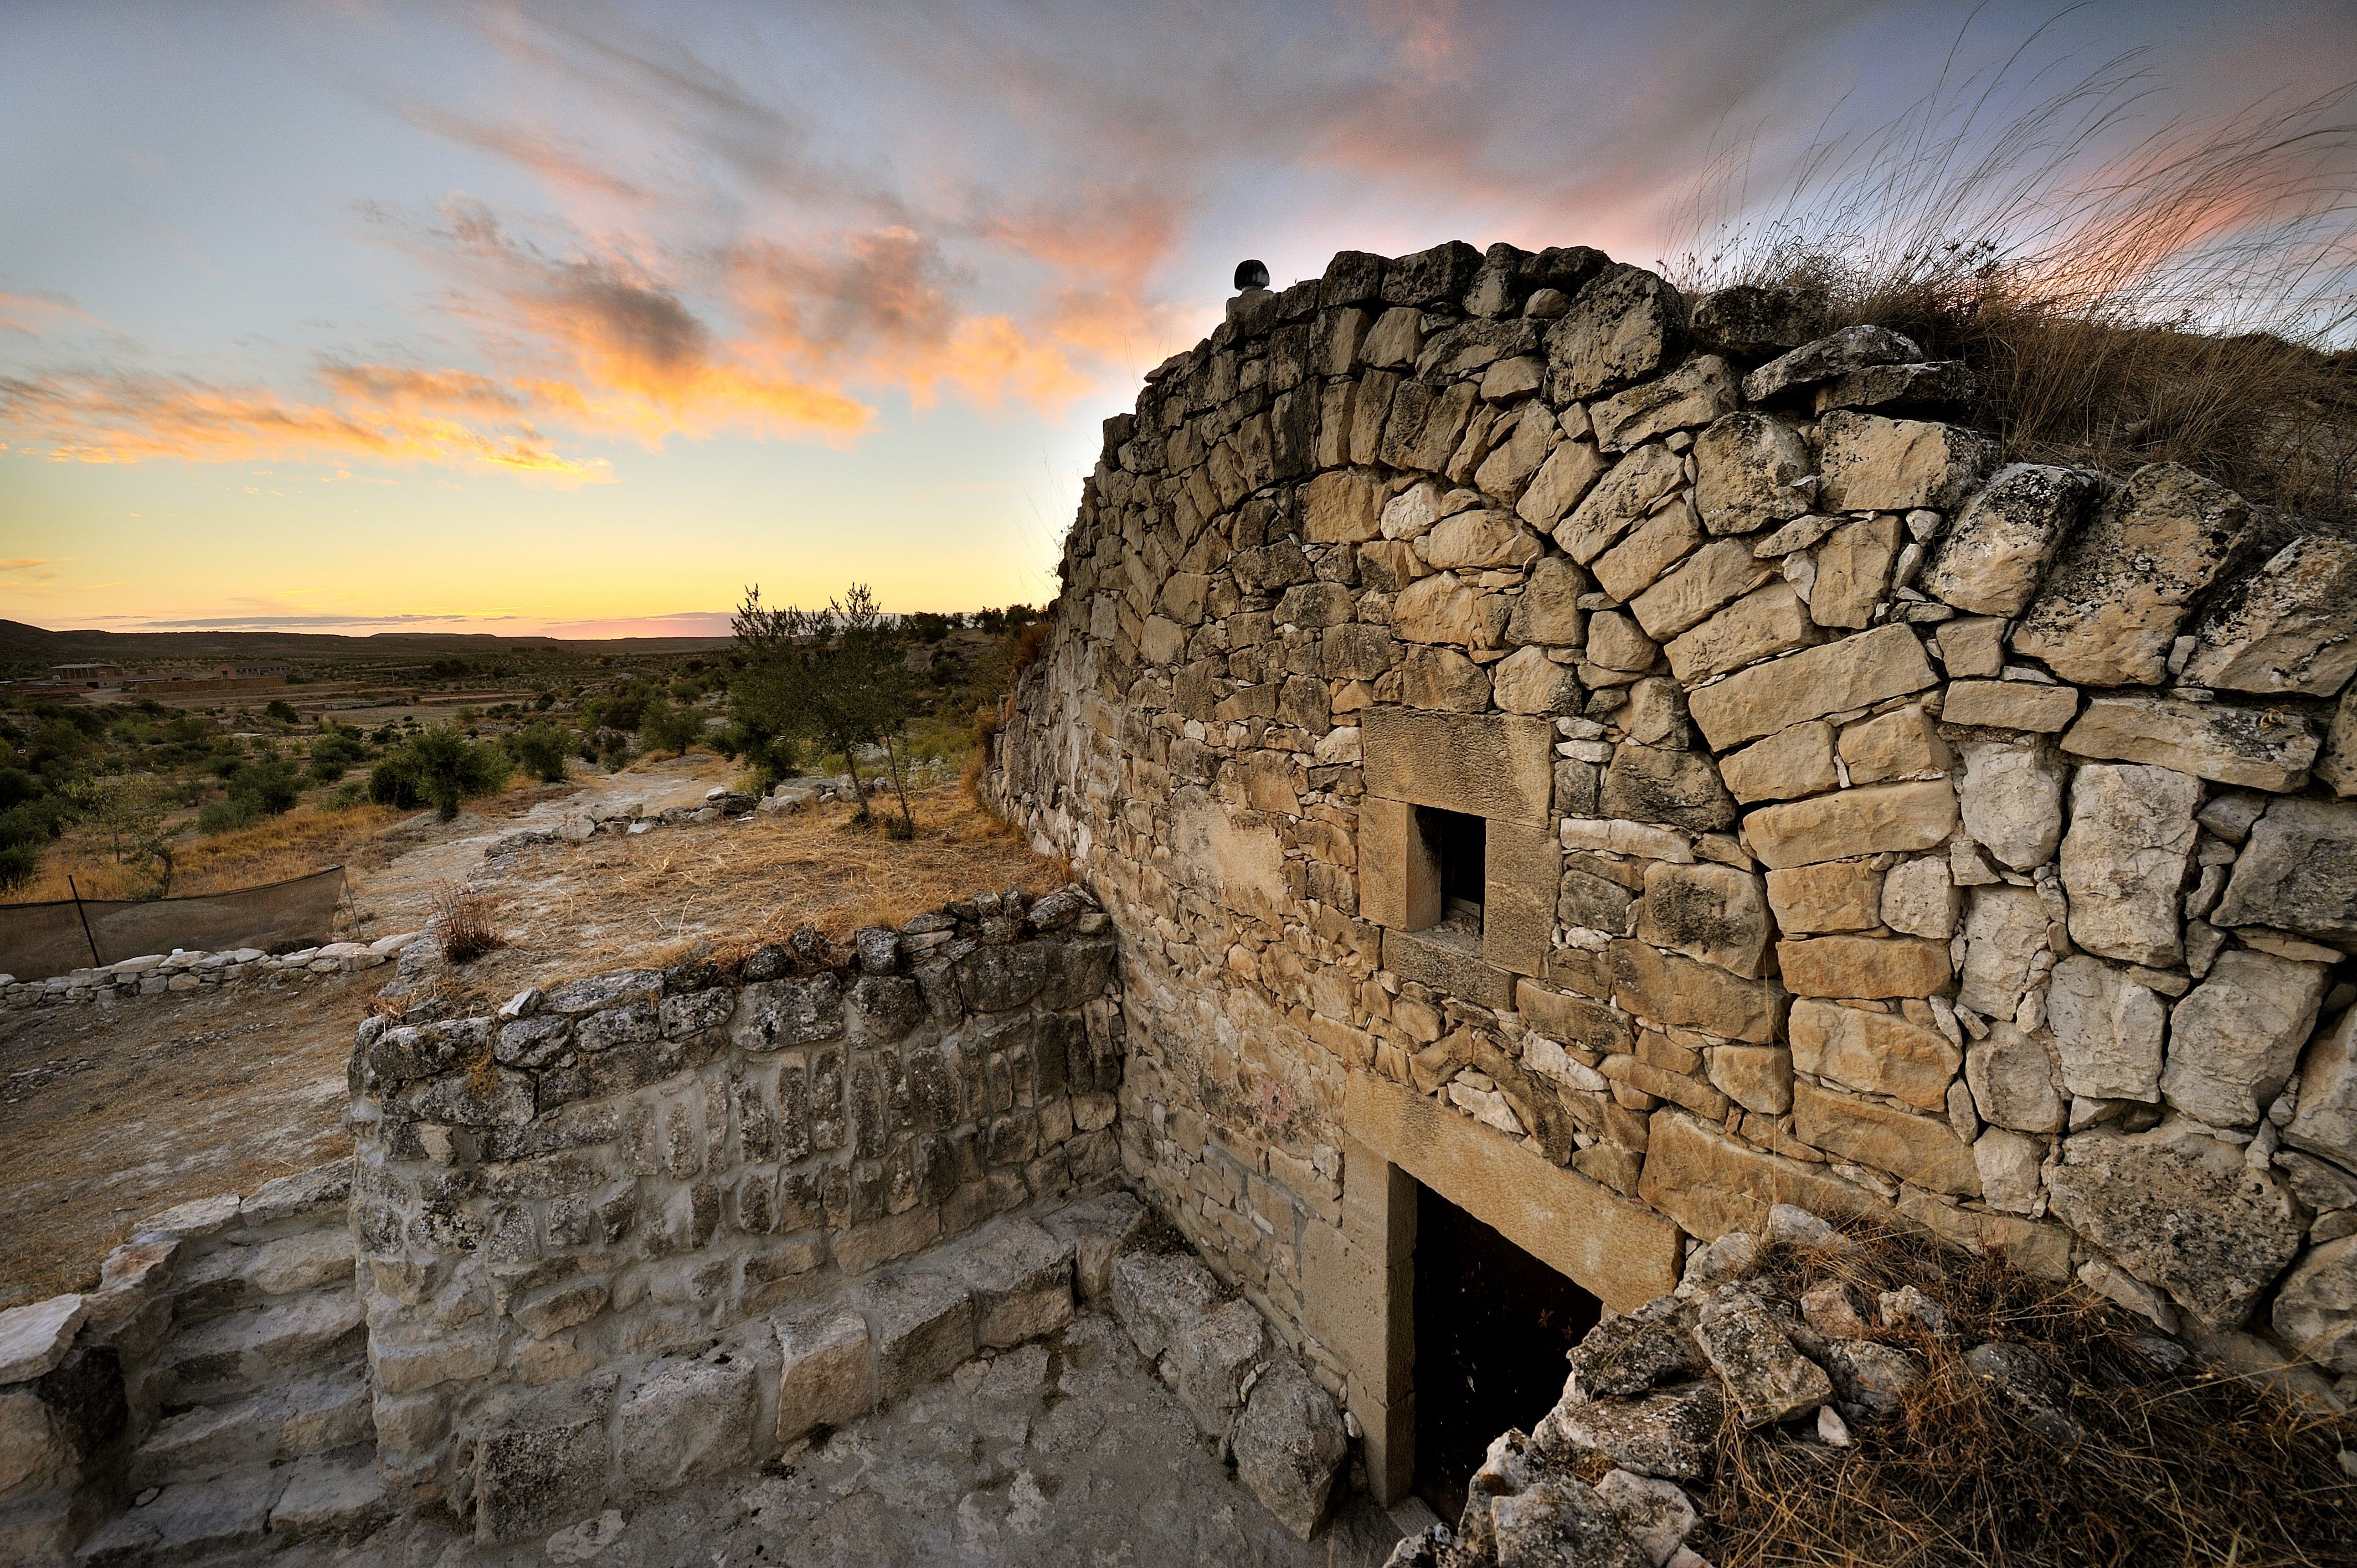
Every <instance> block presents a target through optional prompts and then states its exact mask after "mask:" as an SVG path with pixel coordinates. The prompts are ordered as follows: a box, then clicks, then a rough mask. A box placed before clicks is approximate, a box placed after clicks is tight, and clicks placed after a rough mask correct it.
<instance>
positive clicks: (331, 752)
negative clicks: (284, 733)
mask: <svg viewBox="0 0 2357 1568" xmlns="http://www.w3.org/2000/svg"><path fill="white" fill-rule="evenodd" d="M367 755H368V748H367V747H365V746H361V743H360V739H359V737H358V736H353V735H351V734H350V732H348V731H345V730H328V731H327V732H326V733H324V734H322V735H321V736H319V737H318V738H317V740H314V741H313V742H312V743H311V777H312V778H314V779H317V780H318V781H319V782H320V783H322V784H333V783H334V782H335V781H336V780H337V779H341V778H342V777H343V776H344V771H345V769H347V768H350V767H351V765H352V764H353V763H355V762H358V761H359V760H360V759H361V757H365V756H367Z"/></svg>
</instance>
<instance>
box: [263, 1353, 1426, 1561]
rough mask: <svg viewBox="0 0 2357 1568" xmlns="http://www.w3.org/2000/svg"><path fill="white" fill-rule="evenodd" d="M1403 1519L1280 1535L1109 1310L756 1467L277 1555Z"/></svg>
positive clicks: (1379, 1557)
mask: <svg viewBox="0 0 2357 1568" xmlns="http://www.w3.org/2000/svg"><path fill="white" fill-rule="evenodd" d="M1402 1534H1403V1530H1402V1529H1401V1528H1400V1527H1398V1526H1395V1525H1394V1524H1392V1523H1391V1521H1390V1520H1388V1519H1387V1518H1386V1517H1385V1516H1384V1515H1383V1514H1382V1513H1381V1512H1380V1511H1378V1510H1376V1509H1373V1508H1372V1505H1370V1504H1364V1503H1361V1505H1359V1507H1358V1508H1357V1509H1355V1510H1354V1511H1352V1512H1351V1513H1350V1514H1348V1515H1347V1516H1346V1517H1345V1518H1344V1519H1343V1520H1340V1521H1338V1522H1337V1523H1336V1525H1335V1526H1334V1527H1333V1528H1331V1529H1330V1530H1329V1531H1328V1532H1327V1533H1326V1534H1325V1535H1324V1536H1322V1537H1320V1538H1319V1539H1318V1541H1315V1542H1313V1543H1310V1544H1308V1545H1304V1544H1302V1543H1301V1542H1299V1541H1295V1540H1294V1539H1293V1538H1292V1537H1291V1536H1290V1535H1288V1534H1287V1533H1286V1531H1285V1530H1283V1529H1282V1528H1281V1527H1280V1526H1279V1525H1278V1524H1277V1522H1276V1521H1275V1520H1274V1519H1273V1518H1271V1517H1270V1516H1269V1514H1268V1513H1266V1512H1265V1510H1264V1509H1262V1508H1261V1506H1260V1505H1259V1504H1258V1503H1256V1502H1254V1500H1253V1498H1251V1496H1250V1495H1248V1494H1247V1493H1246V1492H1245V1491H1244V1490H1243V1488H1242V1487H1238V1486H1237V1485H1236V1483H1235V1481H1234V1479H1233V1477H1232V1476H1231V1475H1230V1473H1229V1472H1228V1471H1227V1469H1226V1468H1225V1467H1224V1466H1222V1465H1221V1463H1220V1462H1219V1460H1218V1458H1217V1457H1216V1456H1215V1455H1213V1454H1211V1452H1210V1451H1209V1449H1208V1447H1207V1446H1206V1444H1204V1443H1203V1442H1202V1441H1201V1440H1200V1439H1199V1438H1198V1437H1197V1436H1196V1434H1195V1426H1194V1423H1193V1422H1192V1420H1191V1419H1190V1418H1189V1415H1188V1413H1187V1412H1186V1411H1185V1410H1184V1409H1183V1408H1182V1407H1181V1406H1180V1405H1179V1402H1178V1400H1177V1399H1176V1398H1175V1397H1174V1396H1173V1395H1172V1394H1171V1393H1170V1391H1168V1390H1167V1389H1165V1388H1164V1387H1163V1386H1162V1385H1161V1383H1160V1382H1158V1381H1157V1380H1155V1378H1154V1377H1153V1375H1152V1374H1151V1373H1150V1372H1148V1371H1147V1369H1146V1368H1145V1366H1144V1365H1143V1364H1142V1363H1141V1362H1140V1361H1139V1359H1138V1357H1137V1353H1136V1352H1135V1350H1134V1349H1133V1348H1131V1347H1130V1345H1129V1343H1128V1342H1127V1340H1126V1339H1125V1337H1124V1336H1123V1334H1122V1331H1121V1330H1120V1328H1119V1327H1117V1326H1115V1325H1114V1322H1113V1320H1112V1319H1111V1318H1110V1317H1108V1316H1103V1315H1102V1314H1098V1313H1089V1314H1086V1315H1083V1316H1081V1317H1080V1318H1078V1319H1076V1320H1075V1321H1074V1322H1073V1323H1072V1324H1071V1326H1070V1327H1068V1328H1067V1329H1065V1330H1064V1331H1063V1332H1062V1333H1061V1334H1060V1335H1059V1336H1057V1337H1055V1338H1053V1339H1050V1340H1048V1341H1044V1342H1039V1343H1034V1344H1030V1345H1026V1346H1024V1347H1022V1348H1019V1349H1015V1350H1010V1351H1007V1352H1006V1353H1005V1354H1003V1355H1000V1356H998V1357H997V1358H996V1359H993V1360H975V1361H972V1362H969V1363H967V1364H966V1365H965V1366H964V1367H963V1368H962V1369H960V1370H959V1371H958V1372H957V1373H956V1374H955V1375H954V1376H952V1378H951V1379H950V1380H948V1381H946V1382H943V1383H940V1384H937V1385H935V1386H933V1387H931V1388H930V1389H927V1390H924V1391H920V1392H919V1393H917V1394H915V1395H912V1396H911V1397H910V1398H909V1399H908V1400H905V1401H903V1402H900V1403H899V1404H897V1405H894V1406H892V1407H891V1408H889V1409H888V1410H885V1411H882V1412H877V1414H875V1415H871V1416H868V1417H866V1419H864V1420H861V1421H858V1422H856V1423H852V1424H851V1425H848V1426H845V1427H843V1428H840V1429H838V1430H836V1431H835V1432H834V1433H833V1434H831V1435H830V1436H829V1437H828V1438H827V1440H826V1441H825V1442H824V1443H823V1444H813V1445H811V1446H810V1447H808V1448H807V1449H805V1450H803V1451H802V1452H800V1453H798V1454H793V1455H791V1456H790V1457H789V1458H786V1459H784V1460H781V1461H777V1462H772V1463H771V1464H770V1465H766V1466H762V1467H761V1468H760V1469H759V1470H755V1471H747V1472H742V1473H739V1474H736V1475H730V1476H725V1477H719V1478H716V1479H715V1480H711V1481H707V1482H705V1483H703V1484H701V1485H698V1486H695V1487H689V1488H687V1489H685V1490H683V1491H678V1492H673V1493H671V1494H668V1495H667V1496H663V1497H661V1498H650V1499H649V1500H648V1501H647V1502H646V1503H644V1504H643V1505H641V1506H639V1507H635V1508H626V1509H619V1510H616V1511H613V1512H610V1513H605V1514H602V1515H600V1516H598V1517H596V1518H592V1519H589V1520H581V1521H578V1522H576V1523H574V1524H570V1525H567V1526H566V1527H565V1528H564V1529H562V1530H557V1531H556V1532H555V1533H554V1534H553V1535H552V1536H550V1537H549V1538H548V1539H547V1540H545V1541H522V1542H519V1543H516V1544H512V1545H508V1546H503V1547H495V1548H486V1549H481V1550H478V1549H477V1548H476V1547H475V1545H474V1543H473V1540H472V1537H471V1536H468V1535H462V1534H461V1533H459V1531H458V1530H457V1529H456V1528H455V1527H454V1526H453V1525H452V1524H450V1523H449V1522H448V1521H447V1520H446V1519H444V1518H443V1517H440V1516H429V1517H422V1518H407V1519H402V1520H395V1521H394V1522H393V1523H392V1524H389V1525H386V1526H385V1527H383V1528H382V1529H381V1530H378V1531H376V1532H375V1533H374V1534H372V1535H371V1536H369V1537H368V1538H366V1539H365V1540H363V1541H359V1542H358V1543H356V1544H348V1545H346V1544H330V1543H328V1542H314V1543H309V1544H307V1545H305V1546H301V1547H297V1548H296V1549H294V1550H291V1551H288V1552H281V1553H277V1554H274V1555H266V1556H265V1555H264V1554H259V1553H257V1554H256V1555H254V1556H253V1557H251V1558H241V1557H239V1556H237V1555H235V1554H231V1556H229V1557H227V1558H225V1559H223V1561H226V1562H240V1561H264V1560H266V1561H268V1562H270V1563H273V1564H282V1565H285V1568H298V1565H309V1564H319V1565H322V1568H325V1565H328V1564H338V1565H349V1568H462V1565H463V1568H525V1565H526V1564H532V1565H535V1568H537V1565H540V1564H544V1563H593V1562H594V1563H597V1568H672V1565H674V1564H683V1563H695V1564H711V1565H713V1568H748V1565H752V1564H762V1563H778V1564H792V1565H794V1568H838V1565H839V1568H895V1565H899V1564H909V1565H917V1564H923V1565H926V1568H933V1565H946V1564H952V1563H957V1564H974V1565H982V1564H1006V1565H1007V1568H1014V1565H1017V1564H1021V1565H1024V1568H1033V1565H1038V1568H1049V1565H1054V1564H1072V1565H1075V1568H1079V1565H1082V1564H1086V1565H1088V1568H1125V1565H1130V1564H1135V1565H1138V1568H1158V1565H1162V1564H1180V1563H1205V1564H1210V1563H1217V1564H1220V1565H1222V1568H1313V1565H1314V1568H1343V1565H1346V1564H1347V1565H1348V1568H1361V1565H1364V1568H1374V1565H1375V1564H1378V1563H1382V1562H1383V1559H1384V1557H1385V1556H1386V1555H1388V1553H1389V1552H1390V1551H1391V1549H1392V1547H1393V1546H1394V1544H1395V1543H1396V1542H1397V1541H1399V1539H1400V1538H1401V1535H1402Z"/></svg>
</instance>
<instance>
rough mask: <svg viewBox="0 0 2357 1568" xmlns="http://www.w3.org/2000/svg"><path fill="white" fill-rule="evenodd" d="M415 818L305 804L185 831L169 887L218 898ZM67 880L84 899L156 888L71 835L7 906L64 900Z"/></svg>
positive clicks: (83, 836) (321, 862)
mask: <svg viewBox="0 0 2357 1568" xmlns="http://www.w3.org/2000/svg"><path fill="white" fill-rule="evenodd" d="M411 815H414V812H408V811H395V810H394V809H393V807H391V806H356V807H353V808H352V809H351V810H350V811H321V810H319V809H318V808H317V807H314V806H297V807H296V808H295V809H294V810H293V811H287V812H285V813H284V814H283V815H280V816H275V817H267V818H264V820H263V821H261V822H255V823H253V824H252V825H251V826H248V827H242V828H233V829H231V831H230V832H225V833H217V834H213V835H210V836H207V835H205V834H201V833H197V832H188V833H186V834H183V835H182V836H181V837H180V839H179V840H178V842H177V843H175V844H174V845H173V850H174V859H173V870H172V888H171V890H172V893H173V895H174V896H175V897H179V896H185V895H189V894H197V893H223V892H227V891H229V890H231V889H232V888H238V887H258V886H263V885H264V884H265V883H271V882H284V881H285V880H286V879H287V878H289V877H295V876H306V875H309V874H310V873H312V872H314V871H318V870H321V869H323V868H325V867H327V866H330V865H336V864H337V863H339V861H341V860H343V859H345V858H346V856H347V855H348V854H350V852H351V851H352V849H353V848H354V846H356V845H358V844H361V843H364V842H366V841H368V840H370V839H372V838H374V837H376V836H377V835H378V834H380V833H382V832H384V830H385V829H386V828H388V827H390V826H392V825H393V823H394V822H399V821H400V820H401V819H403V818H404V817H406V816H411ZM68 876H71V877H72V878H73V881H74V886H77V887H79V888H80V889H81V896H82V897H85V898H139V897H146V896H147V895H149V894H151V893H153V892H154V891H155V886H156V879H155V876H154V875H153V874H152V873H151V872H150V871H149V870H148V869H147V868H146V867H144V866H139V865H116V864H115V863H114V859H113V856H112V855H111V854H108V852H107V847H106V845H105V843H103V842H102V841H101V840H99V839H98V838H97V837H96V836H95V835H92V834H90V833H86V832H69V833H68V834H67V835H66V836H65V837H64V838H63V839H62V840H60V841H59V843H57V844H55V845H53V846H52V847H51V848H50V850H49V852H48V854H45V855H43V856H42V857H41V867H40V870H39V871H38V872H37V873H36V874H35V875H34V876H33V878H32V879H31V880H30V881H29V882H27V884H26V885H25V886H23V887H21V888H18V889H17V890H16V892H15V893H14V894H13V895H12V896H11V897H9V898H8V899H7V900H6V902H9V903H13V904H38V903H41V902H44V901H46V900H48V899H55V898H65V897H71V894H70V891H69V890H68V888H67V886H66V878H67V877H68Z"/></svg>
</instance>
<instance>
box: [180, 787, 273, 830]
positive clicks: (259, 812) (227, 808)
mask: <svg viewBox="0 0 2357 1568" xmlns="http://www.w3.org/2000/svg"><path fill="white" fill-rule="evenodd" d="M268 814H269V813H267V812H265V811H264V810H263V809H262V803H261V802H260V801H259V800H255V799H254V798H253V796H251V795H231V796H230V797H228V798H227V799H225V800H208V801H207V802H205V805H204V809H203V810H201V811H199V812H198V813H197V832H200V833H205V834H208V835H210V834H213V833H225V832H229V831H231V829H232V828H247V827H252V826H253V824H254V823H256V822H260V821H262V819H263V818H264V816H266V815H268Z"/></svg>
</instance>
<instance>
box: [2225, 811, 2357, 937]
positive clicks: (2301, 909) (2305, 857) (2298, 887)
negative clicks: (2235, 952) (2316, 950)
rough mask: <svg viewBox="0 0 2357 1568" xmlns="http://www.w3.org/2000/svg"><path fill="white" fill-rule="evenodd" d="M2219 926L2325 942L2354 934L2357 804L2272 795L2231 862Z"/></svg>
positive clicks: (2356, 924) (2356, 918)
mask: <svg viewBox="0 0 2357 1568" xmlns="http://www.w3.org/2000/svg"><path fill="white" fill-rule="evenodd" d="M2210 919H2211V923H2212V924H2213V925H2219V926H2227V927H2235V926H2273V927H2275V928H2276V929H2280V930H2287V931H2298V932H2299V933H2300V934H2301V935H2303V936H2309V937H2315V938H2318V939H2319V940H2325V941H2329V942H2341V943H2346V942H2349V941H2352V940H2357V802H2347V801H2330V800H2277V801H2276V802H2275V803H2274V804H2273V805H2270V806H2269V807H2268V808H2267V814H2266V816H2264V817H2261V818H2260V819H2259V821H2258V824H2257V826H2255V827H2254V828H2253V829H2252V830H2251V836H2250V841H2249V842H2248V843H2245V844H2244V846H2243V853H2242V854H2241V856H2240V857H2238V858H2237V859H2236V860H2235V862H2234V875H2233V876H2232V877H2231V878H2230V879H2229V880H2228V881H2227V883H2226V893H2225V897H2222V898H2221V899H2220V900H2219V901H2218V908H2216V909H2215V910H2213V911H2212V913H2211V916H2210Z"/></svg>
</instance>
